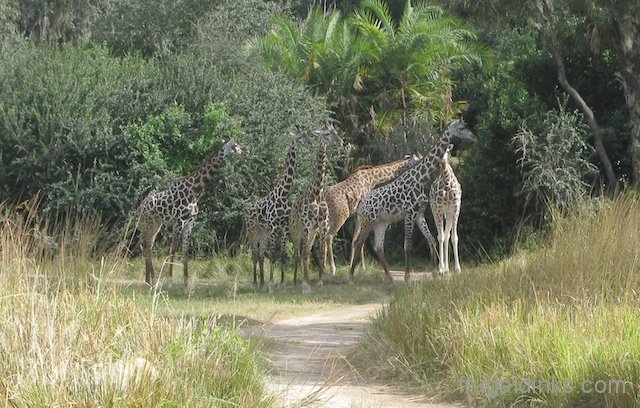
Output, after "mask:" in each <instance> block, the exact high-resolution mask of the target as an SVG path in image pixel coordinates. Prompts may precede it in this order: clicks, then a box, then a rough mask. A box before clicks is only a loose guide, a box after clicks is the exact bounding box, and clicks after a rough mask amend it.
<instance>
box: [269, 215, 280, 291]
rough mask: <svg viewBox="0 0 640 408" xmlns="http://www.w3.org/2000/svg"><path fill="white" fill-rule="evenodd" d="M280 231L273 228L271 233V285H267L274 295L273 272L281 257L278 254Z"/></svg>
mask: <svg viewBox="0 0 640 408" xmlns="http://www.w3.org/2000/svg"><path fill="white" fill-rule="evenodd" d="M279 238H280V237H279V236H278V230H277V229H276V228H272V229H271V231H269V261H270V262H269V283H268V284H267V291H268V292H269V293H273V272H274V270H275V264H276V259H277V257H278V255H279V253H278V243H279Z"/></svg>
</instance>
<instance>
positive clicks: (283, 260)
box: [280, 226, 289, 287]
mask: <svg viewBox="0 0 640 408" xmlns="http://www.w3.org/2000/svg"><path fill="white" fill-rule="evenodd" d="M288 242H289V228H288V227H286V226H285V227H284V228H283V230H282V235H281V238H280V286H281V287H284V275H285V272H286V270H287V260H288V257H287V243H288Z"/></svg>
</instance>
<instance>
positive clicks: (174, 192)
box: [137, 139, 249, 287]
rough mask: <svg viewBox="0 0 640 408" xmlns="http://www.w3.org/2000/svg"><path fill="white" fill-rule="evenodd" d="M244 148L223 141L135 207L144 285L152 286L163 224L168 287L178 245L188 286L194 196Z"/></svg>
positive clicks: (195, 206)
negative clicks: (155, 251) (155, 252)
mask: <svg viewBox="0 0 640 408" xmlns="http://www.w3.org/2000/svg"><path fill="white" fill-rule="evenodd" d="M248 150H249V149H248V148H247V147H246V146H243V145H242V144H240V143H238V142H237V141H235V140H234V139H230V140H229V141H227V142H224V143H223V144H222V146H221V147H220V148H219V149H218V150H216V151H215V152H214V153H213V154H212V155H211V156H210V157H209V159H208V160H206V161H205V163H204V164H203V165H202V166H200V167H199V168H197V169H196V170H195V171H193V172H192V173H190V174H188V175H186V176H184V177H181V178H180V179H178V180H177V181H176V182H175V183H173V185H172V186H171V187H170V188H169V189H167V190H163V191H155V190H154V191H151V192H150V193H149V194H148V195H147V196H146V197H145V198H144V199H143V200H142V202H141V203H140V205H139V206H138V222H137V226H138V229H139V230H140V232H141V233H142V251H143V254H144V258H145V282H146V283H147V284H149V285H151V286H153V285H155V284H156V278H155V272H154V270H153V260H152V249H153V244H154V242H155V239H156V236H157V235H158V232H160V229H161V228H162V226H163V225H167V226H169V227H170V228H171V230H172V231H171V243H170V245H169V262H168V268H169V269H168V286H169V287H171V286H172V285H173V279H172V270H173V257H174V255H175V253H176V249H177V246H178V243H180V245H181V246H182V264H183V272H184V284H185V286H188V285H189V271H188V263H189V251H188V250H189V238H190V237H191V231H192V229H193V226H194V223H195V216H196V215H197V214H198V195H199V193H200V191H202V189H203V188H204V187H205V186H206V185H207V183H209V182H210V181H211V180H212V179H213V177H214V176H215V174H216V173H217V171H218V169H219V168H220V166H221V165H222V162H223V160H224V158H225V157H227V156H229V155H238V154H244V153H246V152H248Z"/></svg>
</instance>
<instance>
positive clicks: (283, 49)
mask: <svg viewBox="0 0 640 408" xmlns="http://www.w3.org/2000/svg"><path fill="white" fill-rule="evenodd" d="M257 45H258V49H259V50H260V53H261V54H262V56H263V59H264V61H265V62H266V64H267V65H268V66H270V67H271V68H273V69H281V70H284V71H286V72H288V73H289V74H291V75H293V76H295V77H296V78H299V80H300V81H301V82H303V83H305V84H307V85H309V86H311V87H312V88H313V89H316V90H317V91H319V92H322V93H323V94H325V95H327V96H328V97H329V99H330V101H331V102H332V103H333V104H334V106H335V108H336V115H337V116H338V119H339V120H341V121H342V122H343V125H344V124H345V123H348V124H350V127H351V128H352V129H353V130H354V131H356V130H357V129H359V127H360V126H361V124H362V123H363V121H364V122H368V121H370V120H371V119H374V122H375V124H376V125H377V127H378V128H379V129H381V130H383V131H385V130H388V129H389V128H390V127H392V126H394V125H397V124H404V125H407V123H408V122H409V121H410V120H413V119H414V118H423V119H428V120H429V122H432V121H433V120H435V121H438V122H444V121H445V120H447V119H449V118H450V117H451V116H452V114H453V113H455V111H456V110H457V109H458V108H459V107H460V105H461V104H462V102H457V103H456V102H453V100H452V96H451V95H452V90H453V85H454V84H453V81H452V79H451V74H452V71H453V70H455V69H456V68H459V67H461V66H463V65H467V64H473V63H482V62H483V61H486V59H487V56H488V52H487V51H486V48H484V47H482V46H481V45H479V44H478V42H477V40H476V37H475V35H474V33H473V32H472V31H471V30H470V29H469V28H468V27H467V26H466V25H465V24H464V23H463V22H462V21H460V20H458V19H456V18H453V17H448V16H445V15H444V12H443V10H442V9H441V8H440V7H437V6H432V5H428V4H426V3H419V4H418V5H416V6H414V5H412V3H411V2H410V1H408V2H407V4H406V6H405V8H404V13H403V15H402V17H401V19H400V21H399V22H397V23H396V22H395V21H394V20H393V18H392V16H391V13H390V11H389V8H388V6H387V4H386V3H385V2H384V1H382V0H365V1H363V2H362V3H360V6H359V8H357V9H356V10H354V12H353V13H351V15H350V16H348V17H347V18H344V17H343V16H342V14H341V13H340V12H339V11H337V10H334V11H331V12H327V13H325V12H323V11H322V10H321V9H319V8H316V9H314V10H312V11H311V12H310V13H309V15H308V17H307V18H306V20H305V21H303V22H302V23H301V24H299V25H298V24H296V23H295V22H294V21H292V20H290V19H286V18H281V19H279V20H277V21H276V22H275V27H274V29H273V30H272V31H271V32H270V33H269V34H268V35H267V36H266V37H265V38H264V39H262V40H261V41H259V42H258V44H257Z"/></svg>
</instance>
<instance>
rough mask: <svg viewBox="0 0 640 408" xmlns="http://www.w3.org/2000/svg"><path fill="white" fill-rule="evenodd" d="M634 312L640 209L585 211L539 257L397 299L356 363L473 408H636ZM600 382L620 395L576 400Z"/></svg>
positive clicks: (570, 217)
mask: <svg viewBox="0 0 640 408" xmlns="http://www.w3.org/2000/svg"><path fill="white" fill-rule="evenodd" d="M639 302H640V204H639V203H638V201H637V200H636V199H635V198H633V197H630V196H621V197H619V198H617V199H615V200H613V201H610V200H602V201H592V202H587V203H584V204H582V205H581V206H580V208H578V209H576V211H575V212H573V213H571V214H555V216H554V220H553V223H552V227H551V232H550V234H549V236H548V237H547V239H546V240H545V242H544V243H543V244H542V246H541V248H540V249H537V250H535V251H529V252H525V251H521V252H519V253H518V254H517V255H515V256H513V257H512V258H510V259H507V260H506V261H504V262H501V263H500V264H497V265H490V266H486V267H481V268H477V269H475V270H467V271H464V272H463V273H462V274H461V275H458V276H453V277H451V278H445V279H437V280H434V281H428V282H424V283H421V284H417V285H413V286H410V287H408V288H406V289H404V290H401V291H399V292H398V293H397V294H396V296H394V299H393V301H392V302H391V304H390V306H389V307H388V308H387V309H386V310H385V311H384V312H383V313H382V314H381V315H380V316H378V318H377V319H376V321H375V324H374V330H373V332H372V333H371V335H370V336H369V338H368V339H367V340H366V341H365V342H364V343H363V344H362V351H361V353H360V355H359V356H357V357H359V358H360V359H361V361H369V362H368V363H366V364H364V365H365V367H370V368H373V369H370V371H369V372H370V373H372V374H373V373H378V374H379V373H383V374H384V375H385V376H386V377H387V378H391V377H394V378H395V380H396V381H397V380H398V379H400V380H402V381H405V382H408V383H412V384H414V385H418V386H421V387H423V388H424V389H425V390H429V391H428V393H433V390H437V391H436V392H437V393H441V394H444V395H447V396H448V397H453V398H456V399H465V400H468V401H470V402H473V403H474V404H478V405H486V406H514V405H515V406H554V407H555V406H585V405H586V406H607V407H625V406H629V407H631V406H638V405H640V393H639V392H638V390H639V388H638V387H639V386H640V309H639V308H638V305H639ZM467 380H468V381H467ZM525 380H536V381H543V382H544V381H549V382H551V381H554V380H556V381H565V382H566V384H569V385H571V386H572V388H571V389H569V388H568V387H564V388H562V387H561V388H559V389H555V390H554V389H548V388H549V387H545V386H544V383H543V386H542V387H529V388H523V387H520V389H518V388H517V387H516V386H515V385H516V384H518V385H522V382H523V381H525ZM597 381H602V382H603V383H602V384H605V385H606V384H614V385H615V384H618V385H619V388H620V389H619V390H617V391H616V390H608V391H609V392H602V393H601V392H596V391H595V390H591V392H586V391H585V390H582V385H583V383H584V382H591V383H595V382H597ZM618 381H620V383H618ZM599 384H600V383H599ZM470 386H471V387H470ZM473 386H475V388H474V387H473ZM499 386H502V387H503V388H502V389H497V388H496V387H499ZM622 388H624V390H622ZM569 390H570V391H571V392H568V391H569ZM583 391H584V392H583ZM622 391H624V392H622Z"/></svg>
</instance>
